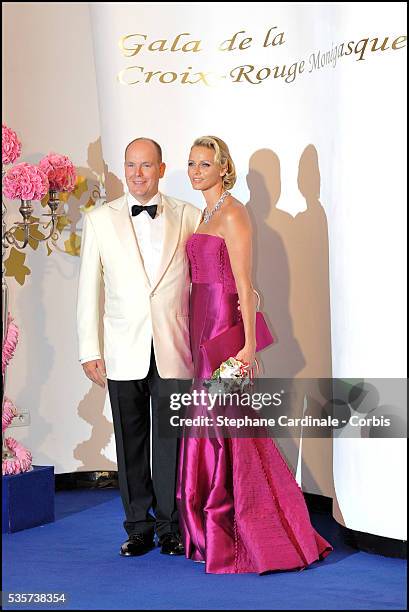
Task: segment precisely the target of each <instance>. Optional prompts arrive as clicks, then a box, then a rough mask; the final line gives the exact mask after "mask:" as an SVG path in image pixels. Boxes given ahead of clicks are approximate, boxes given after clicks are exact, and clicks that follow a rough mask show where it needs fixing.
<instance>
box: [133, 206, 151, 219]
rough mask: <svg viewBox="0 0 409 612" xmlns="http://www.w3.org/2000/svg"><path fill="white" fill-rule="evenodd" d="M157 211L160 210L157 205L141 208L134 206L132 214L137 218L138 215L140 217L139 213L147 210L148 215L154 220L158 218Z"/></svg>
mask: <svg viewBox="0 0 409 612" xmlns="http://www.w3.org/2000/svg"><path fill="white" fill-rule="evenodd" d="M157 209H158V205H157V204H152V205H151V206H139V204H134V205H133V206H132V208H131V212H132V216H133V217H136V215H139V213H141V212H143V211H144V210H146V212H147V213H148V215H150V216H151V217H152V219H154V218H155V216H156V211H157Z"/></svg>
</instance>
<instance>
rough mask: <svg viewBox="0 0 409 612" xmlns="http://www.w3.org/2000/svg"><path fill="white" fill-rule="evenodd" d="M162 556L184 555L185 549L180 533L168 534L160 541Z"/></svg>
mask: <svg viewBox="0 0 409 612" xmlns="http://www.w3.org/2000/svg"><path fill="white" fill-rule="evenodd" d="M159 545H160V546H161V551H160V552H161V553H162V555H184V554H185V548H184V546H183V544H182V540H181V537H180V535H179V534H178V533H166V534H165V535H164V536H162V537H161V538H160V540H159Z"/></svg>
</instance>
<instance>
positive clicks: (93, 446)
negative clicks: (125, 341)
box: [73, 138, 124, 471]
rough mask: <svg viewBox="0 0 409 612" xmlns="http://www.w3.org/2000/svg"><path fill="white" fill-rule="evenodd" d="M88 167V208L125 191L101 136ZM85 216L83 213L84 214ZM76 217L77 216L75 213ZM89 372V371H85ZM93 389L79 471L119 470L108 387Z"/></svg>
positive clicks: (83, 411)
mask: <svg viewBox="0 0 409 612" xmlns="http://www.w3.org/2000/svg"><path fill="white" fill-rule="evenodd" d="M87 164H88V168H78V169H77V170H78V173H80V172H81V171H82V172H83V173H84V175H85V176H87V175H89V174H90V173H91V175H92V176H93V178H94V181H95V191H94V192H93V196H92V198H91V202H90V205H89V206H88V207H87V209H86V210H91V209H92V208H94V206H95V205H98V204H97V202H98V201H99V204H100V205H103V203H105V201H111V200H115V199H116V198H118V197H120V196H121V195H123V193H124V188H123V184H122V181H121V180H120V179H119V178H118V177H117V176H116V175H115V174H113V173H112V172H110V171H109V168H108V166H107V164H106V163H105V161H104V159H103V155H102V147H101V139H100V138H98V140H96V141H95V142H92V143H90V145H89V147H88V157H87ZM80 217H81V215H80ZM74 218H75V219H76V218H77V217H76V216H75V215H74ZM99 312H100V317H99V338H100V345H101V347H103V312H104V291H103V286H102V285H101V292H100V304H99ZM83 376H85V374H83ZM90 385H91V387H90V389H89V391H88V392H87V393H86V395H85V396H84V397H83V399H82V400H81V402H80V403H79V405H78V409H77V413H78V415H79V417H81V418H82V419H84V421H86V422H87V423H89V424H90V425H91V427H92V431H91V434H90V437H89V438H88V440H84V441H82V442H80V443H79V444H78V445H77V446H76V448H75V449H74V452H73V456H74V458H75V459H76V460H77V461H81V462H82V465H80V466H79V467H78V468H77V471H94V470H107V471H110V470H116V469H117V464H116V462H113V461H111V460H110V459H109V458H108V457H106V456H105V455H104V454H103V451H104V449H105V448H106V447H107V446H108V445H109V443H110V441H111V438H112V436H113V425H112V422H110V421H108V419H107V418H106V417H105V415H104V414H103V412H104V404H105V398H106V389H101V388H100V387H98V386H97V385H95V384H94V383H91V381H90Z"/></svg>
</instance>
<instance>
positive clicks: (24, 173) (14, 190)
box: [3, 162, 49, 200]
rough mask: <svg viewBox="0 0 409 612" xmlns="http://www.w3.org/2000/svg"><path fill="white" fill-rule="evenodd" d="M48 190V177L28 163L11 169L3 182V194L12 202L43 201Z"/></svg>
mask: <svg viewBox="0 0 409 612" xmlns="http://www.w3.org/2000/svg"><path fill="white" fill-rule="evenodd" d="M48 189H49V183H48V178H47V175H46V174H44V172H43V171H42V170H40V168H39V167H38V166H34V165H32V164H27V163H26V162H23V163H21V164H17V165H16V166H13V167H12V168H10V169H9V170H8V171H7V172H6V174H5V176H4V180H3V193H4V195H5V196H6V198H9V199H10V200H41V199H42V198H43V197H44V196H45V194H46V193H47V191H48Z"/></svg>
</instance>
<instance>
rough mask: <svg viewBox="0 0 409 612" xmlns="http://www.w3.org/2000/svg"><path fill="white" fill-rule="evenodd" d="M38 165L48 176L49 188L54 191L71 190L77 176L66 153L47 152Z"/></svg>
mask: <svg viewBox="0 0 409 612" xmlns="http://www.w3.org/2000/svg"><path fill="white" fill-rule="evenodd" d="M39 167H40V168H41V170H42V171H43V172H45V174H46V175H47V177H48V180H49V183H50V189H53V190H54V191H72V190H73V189H74V188H75V181H76V178H77V175H76V172H75V168H74V166H73V164H72V162H71V160H70V159H69V158H68V157H67V156H66V155H59V154H58V153H49V154H48V155H46V156H45V157H43V159H42V160H41V161H40V163H39Z"/></svg>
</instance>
